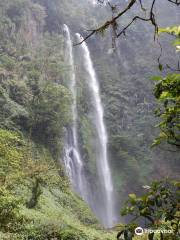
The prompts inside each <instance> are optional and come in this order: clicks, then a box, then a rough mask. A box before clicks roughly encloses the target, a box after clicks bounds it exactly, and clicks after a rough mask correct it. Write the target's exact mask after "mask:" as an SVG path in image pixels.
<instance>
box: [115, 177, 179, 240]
mask: <svg viewBox="0 0 180 240" xmlns="http://www.w3.org/2000/svg"><path fill="white" fill-rule="evenodd" d="M179 187H180V183H179V182H176V181H170V180H162V181H154V182H152V184H151V185H150V186H144V188H145V189H146V193H145V194H144V195H143V196H141V197H137V196H136V195H135V194H129V199H128V200H127V202H126V205H125V207H124V208H123V209H122V211H121V214H122V215H123V216H125V215H130V216H131V218H132V220H131V222H130V223H129V224H127V225H126V226H125V227H124V228H123V229H122V230H121V231H120V232H119V233H118V235H117V239H121V237H122V236H124V239H125V240H131V239H132V238H133V237H134V236H135V229H136V228H137V227H138V221H139V220H141V221H140V222H141V224H142V221H143V219H144V220H145V221H144V224H145V227H144V228H149V229H151V230H159V231H157V232H158V234H154V233H149V234H148V239H149V240H153V239H155V238H156V237H157V235H160V239H161V240H163V239H164V238H163V237H164V236H166V239H171V240H176V239H178V236H179V232H178V227H179V220H180V218H179V210H180V209H179V204H178V203H179V195H178V191H179ZM163 230H165V231H163ZM168 230H169V231H168ZM164 232H165V233H164ZM167 232H168V234H166V233H167ZM169 232H171V234H169ZM154 237H155V238H154ZM156 239H157V238H156Z"/></svg>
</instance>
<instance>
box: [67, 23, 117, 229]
mask: <svg viewBox="0 0 180 240" xmlns="http://www.w3.org/2000/svg"><path fill="white" fill-rule="evenodd" d="M63 32H64V37H65V48H64V49H65V53H64V54H65V60H66V62H67V65H68V66H70V70H69V74H68V77H67V82H68V87H69V89H70V90H71V92H72V97H73V102H72V125H71V126H69V127H68V128H67V131H66V139H65V148H64V164H65V169H66V172H67V175H68V177H69V179H70V182H71V185H72V187H73V189H74V191H76V192H77V193H78V194H79V195H80V196H81V197H82V198H83V199H84V200H85V201H86V202H87V203H88V204H89V206H90V207H91V208H92V210H93V211H94V213H95V214H96V216H97V217H98V218H99V219H100V221H101V222H102V224H103V225H104V226H105V227H112V226H113V225H114V224H115V223H116V222H117V219H118V217H117V216H116V213H115V204H114V192H113V183H112V178H111V171H110V166H109V161H108V153H107V142H108V136H107V132H106V127H105V123H104V120H103V118H104V112H103V107H102V103H101V97H100V89H99V84H98V80H97V76H96V72H95V69H94V67H93V63H92V60H91V56H90V51H89V49H88V46H87V44H86V43H85V42H83V43H82V44H81V45H80V46H78V47H77V49H76V50H77V51H78V52H79V54H80V56H81V59H82V62H83V64H82V66H81V67H82V68H83V69H84V70H85V72H86V84H87V87H88V88H89V92H90V98H91V99H90V101H91V102H92V113H91V114H92V116H93V117H92V119H91V121H92V125H93V127H94V129H95V132H96V133H97V136H96V141H97V151H96V167H97V175H98V179H97V180H96V181H98V182H99V184H98V186H99V189H98V191H96V192H94V190H93V183H91V182H90V181H89V180H88V179H87V176H86V171H85V168H86V166H85V163H84V161H83V160H82V157H81V153H80V151H79V143H78V126H77V122H78V113H77V82H76V71H75V65H74V62H75V60H76V59H75V57H76V56H75V54H74V48H73V44H72V39H71V35H70V30H69V28H68V27H67V25H64V26H63ZM81 40H82V37H81V36H80V34H78V33H77V34H76V41H77V42H80V41H81Z"/></svg>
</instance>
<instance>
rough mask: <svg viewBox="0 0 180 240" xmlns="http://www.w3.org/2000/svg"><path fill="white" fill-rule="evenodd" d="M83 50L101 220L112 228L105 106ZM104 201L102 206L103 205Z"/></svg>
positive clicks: (88, 55) (86, 50)
mask: <svg viewBox="0 0 180 240" xmlns="http://www.w3.org/2000/svg"><path fill="white" fill-rule="evenodd" d="M76 36H77V39H78V42H81V41H82V40H83V38H82V37H81V36H80V34H78V33H77V34H76ZM80 48H82V58H83V62H84V67H85V69H86V72H87V75H88V76H87V78H88V85H89V89H90V92H91V98H92V101H93V111H94V125H95V128H96V132H97V137H98V141H99V149H98V151H99V154H98V156H97V157H98V159H97V160H96V161H97V168H98V174H99V180H100V182H101V188H102V189H101V190H102V193H103V196H102V199H103V200H104V202H105V206H104V209H103V213H101V216H100V218H101V220H102V222H103V224H104V225H105V226H106V227H112V226H113V223H114V216H115V214H114V203H113V183H112V178H111V171H110V167H109V162H108V155H107V142H108V137H107V132H106V128H105V124H104V119H103V118H104V113H103V106H102V103H101V98H100V90H99V84H98V80H97V76H96V72H95V69H94V67H93V63H92V60H91V56H90V52H89V49H88V46H87V44H86V43H85V42H83V43H82V44H81V45H80ZM103 200H102V204H103Z"/></svg>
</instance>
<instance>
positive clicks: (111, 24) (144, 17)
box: [78, 0, 180, 44]
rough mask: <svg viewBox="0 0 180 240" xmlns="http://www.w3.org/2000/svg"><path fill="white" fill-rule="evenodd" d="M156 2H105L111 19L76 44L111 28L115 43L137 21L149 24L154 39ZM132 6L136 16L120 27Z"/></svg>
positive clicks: (174, 0) (179, 0)
mask: <svg viewBox="0 0 180 240" xmlns="http://www.w3.org/2000/svg"><path fill="white" fill-rule="evenodd" d="M156 1H157V0H151V1H150V4H145V3H144V2H143V0H130V1H129V2H128V3H127V4H124V3H123V2H122V1H115V2H117V3H115V4H112V3H111V2H110V1H107V4H108V5H109V7H110V9H111V11H112V18H111V19H109V20H107V21H106V22H105V23H103V24H102V25H100V26H99V27H98V28H96V29H93V30H90V33H89V34H88V35H87V36H86V37H85V38H84V39H83V40H82V41H81V42H79V43H78V44H81V43H82V42H84V41H86V40H87V39H88V38H90V37H91V36H92V35H94V34H98V33H102V32H104V31H105V30H107V29H108V28H112V30H113V31H112V32H113V36H112V37H113V41H115V39H116V38H119V37H120V36H121V35H123V34H124V35H125V34H126V30H127V29H128V28H129V27H130V26H131V25H132V24H133V23H134V22H136V21H137V20H140V21H144V22H150V23H151V24H152V25H153V26H154V34H155V35H154V37H155V36H156V35H157V34H158V28H159V27H158V23H157V18H156V13H155V5H156ZM97 2H99V3H104V2H106V1H105V0H97ZM168 2H170V3H172V4H174V5H176V6H179V5H180V0H166V4H167V3H168ZM124 5H125V6H124ZM134 6H137V8H138V11H137V12H138V14H137V15H136V16H134V17H133V18H132V19H131V20H130V22H129V23H128V24H127V25H125V26H123V27H121V26H120V25H121V24H120V23H121V19H122V17H123V16H124V15H126V14H127V13H128V12H129V11H130V10H131V8H133V7H134ZM122 9H123V10H122ZM119 28H121V29H119Z"/></svg>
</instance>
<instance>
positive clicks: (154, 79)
mask: <svg viewBox="0 0 180 240" xmlns="http://www.w3.org/2000/svg"><path fill="white" fill-rule="evenodd" d="M151 80H153V81H160V80H162V77H161V76H153V77H152V78H151Z"/></svg>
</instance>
